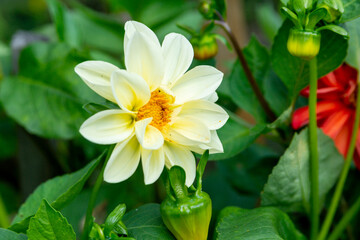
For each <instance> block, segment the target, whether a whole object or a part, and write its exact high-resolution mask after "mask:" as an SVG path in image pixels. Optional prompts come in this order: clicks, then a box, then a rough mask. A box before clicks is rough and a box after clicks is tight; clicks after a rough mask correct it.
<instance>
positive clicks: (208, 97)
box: [203, 92, 219, 103]
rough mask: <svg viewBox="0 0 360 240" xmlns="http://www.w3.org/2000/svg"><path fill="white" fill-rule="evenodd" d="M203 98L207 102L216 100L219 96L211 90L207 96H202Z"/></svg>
mask: <svg viewBox="0 0 360 240" xmlns="http://www.w3.org/2000/svg"><path fill="white" fill-rule="evenodd" d="M203 100H207V101H209V102H213V103H214V102H216V101H217V100H219V96H218V95H217V93H216V92H213V93H212V94H210V95H209V96H206V97H204V98H203Z"/></svg>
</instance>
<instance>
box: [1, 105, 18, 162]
mask: <svg viewBox="0 0 360 240" xmlns="http://www.w3.org/2000/svg"><path fill="white" fill-rule="evenodd" d="M1 110H2V109H1V107H0V146H1V147H0V159H4V158H10V157H12V156H14V155H15V153H16V150H17V148H16V147H17V139H16V124H15V122H14V121H12V120H11V119H9V118H8V117H6V116H5V114H1ZM0 161H1V160H0Z"/></svg>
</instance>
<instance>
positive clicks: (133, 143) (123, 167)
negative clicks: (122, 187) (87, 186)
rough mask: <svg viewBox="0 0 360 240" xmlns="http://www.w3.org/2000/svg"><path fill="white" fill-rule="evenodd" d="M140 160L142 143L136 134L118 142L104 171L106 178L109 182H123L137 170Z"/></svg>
mask: <svg viewBox="0 0 360 240" xmlns="http://www.w3.org/2000/svg"><path fill="white" fill-rule="evenodd" d="M139 161H140V145H139V142H138V141H137V139H136V137H135V135H134V136H131V137H130V138H128V139H127V140H125V141H123V142H121V143H118V144H117V145H116V146H115V148H114V151H113V152H112V154H111V156H110V159H109V162H108V163H107V164H106V167H105V171H104V180H105V181H106V182H109V183H117V182H122V181H124V180H126V179H128V178H129V177H130V176H131V175H133V173H134V172H135V170H136V168H137V166H138V165H139Z"/></svg>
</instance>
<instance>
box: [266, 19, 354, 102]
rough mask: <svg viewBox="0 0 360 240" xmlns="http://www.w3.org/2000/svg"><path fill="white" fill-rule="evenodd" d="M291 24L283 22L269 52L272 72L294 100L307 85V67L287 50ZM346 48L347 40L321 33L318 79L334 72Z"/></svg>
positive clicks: (342, 58)
mask: <svg viewBox="0 0 360 240" xmlns="http://www.w3.org/2000/svg"><path fill="white" fill-rule="evenodd" d="M291 27H292V24H291V23H290V22H289V21H285V23H284V24H283V26H282V27H281V28H280V30H279V33H278V35H277V36H276V38H275V41H274V44H273V46H272V50H271V63H272V66H273V69H274V71H275V72H276V74H277V75H278V76H279V77H280V79H281V80H282V81H283V83H284V84H285V86H286V87H287V89H288V91H289V97H290V99H295V98H296V97H297V95H298V93H299V92H300V90H301V89H303V88H304V87H306V86H307V85H308V84H309V66H308V64H307V62H306V61H304V60H301V59H300V58H297V57H294V56H292V55H291V54H290V53H289V51H288V50H287V39H288V36H289V30H290V28H291ZM347 47H348V42H347V40H346V39H345V38H344V37H342V36H340V35H338V34H335V33H333V32H331V31H324V32H322V33H321V48H320V52H319V55H318V56H317V59H318V61H317V63H318V66H317V67H318V77H322V76H324V75H326V74H327V73H329V72H331V71H333V70H335V69H336V68H337V67H339V66H340V64H341V63H342V62H343V61H344V59H345V57H346V50H347Z"/></svg>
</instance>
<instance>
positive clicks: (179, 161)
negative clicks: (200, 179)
mask: <svg viewBox="0 0 360 240" xmlns="http://www.w3.org/2000/svg"><path fill="white" fill-rule="evenodd" d="M164 153H165V164H166V167H167V168H171V167H172V166H180V167H182V168H183V169H184V170H185V173H186V186H188V187H190V186H191V184H193V182H194V180H195V175H196V163H195V157H194V155H193V154H192V153H191V152H190V150H189V149H187V148H185V147H183V146H180V145H177V144H174V143H170V142H165V144H164Z"/></svg>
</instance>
